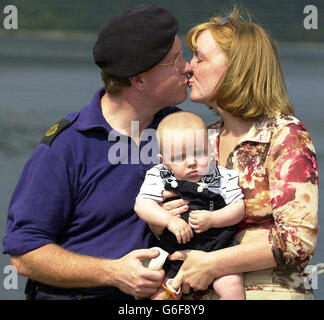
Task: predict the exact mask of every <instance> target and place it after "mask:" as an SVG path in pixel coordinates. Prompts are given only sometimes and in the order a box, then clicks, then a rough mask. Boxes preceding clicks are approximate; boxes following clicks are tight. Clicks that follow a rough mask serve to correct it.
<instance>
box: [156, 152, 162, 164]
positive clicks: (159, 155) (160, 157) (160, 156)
mask: <svg viewBox="0 0 324 320" xmlns="http://www.w3.org/2000/svg"><path fill="white" fill-rule="evenodd" d="M157 157H158V158H159V160H160V162H161V163H163V156H162V154H161V153H159V154H158V155H157Z"/></svg>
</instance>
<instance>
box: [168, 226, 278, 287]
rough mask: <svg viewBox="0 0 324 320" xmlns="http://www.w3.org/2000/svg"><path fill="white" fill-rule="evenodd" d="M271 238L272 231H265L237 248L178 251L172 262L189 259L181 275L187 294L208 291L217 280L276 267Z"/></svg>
mask: <svg viewBox="0 0 324 320" xmlns="http://www.w3.org/2000/svg"><path fill="white" fill-rule="evenodd" d="M268 236H269V230H266V229H263V232H262V233H259V234H258V236H256V237H255V238H253V240H251V241H248V242H244V243H241V244H239V245H237V246H234V247H230V248H225V249H221V250H217V251H213V252H203V251H197V250H188V251H178V252H175V253H174V254H172V255H171V256H169V259H170V260H173V261H174V260H185V261H184V263H183V265H182V267H181V269H180V272H179V275H177V277H178V276H179V277H183V280H182V281H183V291H184V293H188V292H189V289H190V287H192V288H194V289H197V290H206V289H207V288H208V286H209V285H210V284H211V283H212V282H213V280H214V279H215V278H219V277H221V276H224V275H227V274H233V273H240V272H249V271H257V270H263V269H268V268H272V267H275V266H276V263H275V260H274V258H273V254H272V250H271V247H270V245H269V240H268Z"/></svg>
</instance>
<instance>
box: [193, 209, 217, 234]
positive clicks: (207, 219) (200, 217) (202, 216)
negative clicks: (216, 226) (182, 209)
mask: <svg viewBox="0 0 324 320" xmlns="http://www.w3.org/2000/svg"><path fill="white" fill-rule="evenodd" d="M212 217H213V213H212V212H211V211H207V210H194V211H191V212H190V214H189V220H188V222H189V225H190V227H191V228H192V229H194V231H195V232H196V233H201V232H204V231H206V230H208V229H210V228H211V227H212Z"/></svg>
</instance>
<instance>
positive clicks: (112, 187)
mask: <svg viewBox="0 0 324 320" xmlns="http://www.w3.org/2000/svg"><path fill="white" fill-rule="evenodd" d="M104 93H105V91H104V89H103V88H102V89H100V90H98V92H97V93H96V94H95V96H94V98H93V100H92V101H91V102H90V103H89V104H88V105H86V106H85V107H84V108H83V109H82V110H81V111H80V112H73V113H70V114H69V115H68V116H67V117H66V119H67V120H69V121H70V122H72V124H71V125H70V126H69V127H68V128H66V129H65V130H64V131H62V132H61V133H59V134H58V135H57V137H56V138H55V139H54V140H53V142H52V143H51V144H50V145H48V144H44V143H41V144H40V145H39V146H38V147H37V148H36V150H35V151H34V152H33V154H32V155H31V157H30V158H29V160H28V161H27V163H26V165H25V168H24V170H23V172H22V175H21V177H20V180H19V182H18V184H17V186H16V189H15V191H14V193H13V196H12V199H11V203H10V206H9V213H8V221H7V232H6V236H5V237H4V238H3V253H8V254H10V255H21V254H23V253H26V252H28V251H31V250H33V249H36V248H39V247H41V246H43V245H45V244H48V243H56V244H58V245H60V246H61V247H63V248H65V249H68V250H70V251H73V252H76V253H80V254H85V255H89V256H95V257H104V258H120V257H122V256H123V255H125V254H127V253H129V252H130V251H132V250H135V249H140V248H147V247H150V246H151V245H152V240H153V238H154V237H153V235H152V233H151V232H150V231H149V229H148V227H147V225H146V223H145V222H144V221H142V220H141V219H139V217H138V216H137V214H136V213H135V212H134V209H133V208H134V203H135V198H136V196H137V194H138V192H139V190H140V187H141V185H142V183H143V181H144V178H145V173H146V171H147V170H148V169H149V168H151V167H152V166H153V165H154V163H148V164H144V163H142V161H141V158H140V159H139V163H137V164H132V163H130V156H131V152H129V153H128V155H127V154H126V157H128V159H129V161H128V163H127V164H114V163H111V161H109V158H108V153H109V151H110V150H111V148H112V147H113V146H116V144H117V143H118V139H117V141H109V140H108V135H109V134H111V133H113V129H112V128H111V127H110V126H109V124H108V123H107V122H106V120H105V119H104V117H103V115H102V112H101V103H100V99H101V97H102V96H103V95H104ZM176 110H178V109H177V108H176V107H167V108H165V109H163V110H162V111H160V112H158V113H157V114H156V115H155V117H154V120H153V122H152V124H151V125H150V126H149V127H150V128H153V129H155V128H156V127H157V125H158V123H159V121H160V120H161V119H162V118H163V117H164V116H165V115H167V114H168V113H171V112H174V111H176ZM124 138H126V139H123V141H124V142H123V143H124V144H126V145H127V146H126V149H127V148H128V150H131V149H132V150H133V151H134V150H137V151H138V150H139V151H141V150H142V149H143V148H145V145H147V144H148V141H142V142H141V144H140V147H139V149H138V147H137V146H136V145H135V143H134V142H133V141H132V140H131V138H129V137H125V136H124ZM110 140H111V139H110ZM120 141H121V140H120ZM120 141H119V143H120ZM119 145H120V144H119ZM134 146H135V147H134ZM117 154H118V152H117ZM126 162H127V161H126ZM58 263H59V262H58Z"/></svg>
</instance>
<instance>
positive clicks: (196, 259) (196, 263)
mask: <svg viewBox="0 0 324 320" xmlns="http://www.w3.org/2000/svg"><path fill="white" fill-rule="evenodd" d="M168 259H170V260H172V261H176V260H184V262H183V264H182V266H181V268H180V270H179V272H178V274H177V276H176V277H175V278H174V279H175V280H174V281H175V283H178V282H180V283H181V281H182V291H183V293H189V291H190V288H193V289H195V290H206V289H207V288H208V287H209V285H210V284H211V283H212V282H213V281H214V279H215V276H214V274H213V272H212V267H213V264H212V263H211V261H210V255H209V253H207V252H204V251H199V250H184V251H176V252H175V253H173V254H172V255H170V256H169V257H168ZM178 277H180V278H181V279H179V280H178V279H177V278H178ZM172 282H173V281H172Z"/></svg>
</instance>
